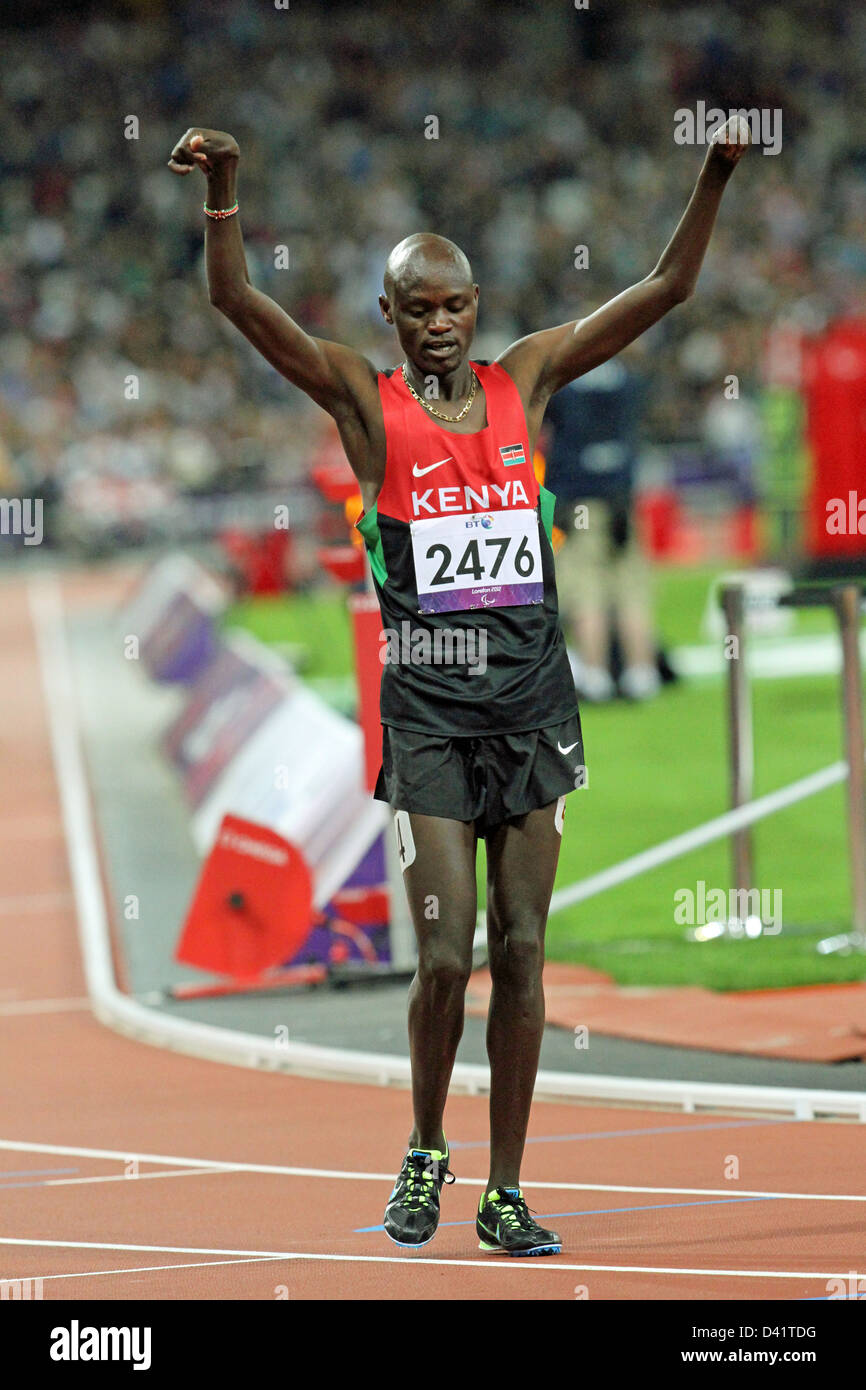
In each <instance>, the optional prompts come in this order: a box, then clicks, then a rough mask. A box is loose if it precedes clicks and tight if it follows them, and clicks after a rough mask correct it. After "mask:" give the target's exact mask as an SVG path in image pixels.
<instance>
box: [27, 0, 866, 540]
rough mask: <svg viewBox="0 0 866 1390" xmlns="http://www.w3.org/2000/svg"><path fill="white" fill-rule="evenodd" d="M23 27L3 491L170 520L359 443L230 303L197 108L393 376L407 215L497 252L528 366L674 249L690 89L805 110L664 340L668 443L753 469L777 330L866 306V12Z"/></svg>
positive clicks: (224, 6) (510, 331)
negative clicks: (196, 163)
mask: <svg viewBox="0 0 866 1390" xmlns="http://www.w3.org/2000/svg"><path fill="white" fill-rule="evenodd" d="M7 13H8V11H7ZM3 22H4V23H6V24H9V21H8V20H6V21H3ZM26 22H27V21H26V20H25V19H22V20H21V23H26ZM2 44H3V52H4V58H5V61H4V63H3V65H2V70H0V91H2V114H0V167H2V198H0V495H5V496H9V495H10V494H14V493H15V492H21V493H24V494H28V495H31V496H32V495H43V494H44V495H45V497H46V499H47V500H48V501H49V502H52V503H53V504H54V505H55V506H56V504H57V503H58V502H61V503H63V505H64V506H65V508H67V509H68V511H69V512H70V513H72V514H77V515H79V516H81V517H84V518H87V519H89V520H91V521H92V520H93V518H95V517H96V518H98V517H99V516H104V517H105V518H106V519H107V522H106V524H110V521H111V518H112V517H114V516H115V514H116V512H117V510H118V508H119V509H120V510H121V511H122V510H123V508H124V507H126V508H131V509H133V510H134V509H136V508H137V509H138V512H139V513H140V514H141V515H145V516H149V517H152V518H155V519H157V521H158V518H159V516H160V514H161V513H164V511H165V509H166V508H167V507H168V506H170V505H172V503H173V501H174V500H175V499H176V498H178V497H179V496H189V495H196V494H202V493H220V492H222V493H229V494H231V493H233V492H248V491H249V489H250V488H259V487H260V488H266V487H274V486H277V487H282V486H287V485H291V484H299V483H303V481H304V480H305V479H306V477H307V476H308V473H309V468H310V460H311V458H312V457H313V456H314V454H315V451H316V449H317V448H320V447H321V446H322V443H323V441H324V442H327V427H328V421H327V419H326V417H325V416H324V415H323V414H322V413H321V412H320V411H319V410H318V409H317V408H316V407H315V406H313V405H311V404H310V403H309V402H307V401H306V400H305V398H304V397H303V396H302V395H301V393H299V392H298V391H296V390H295V389H294V388H292V387H291V386H290V385H289V384H288V383H286V382H284V381H283V380H282V379H281V378H280V377H279V376H278V375H277V374H276V373H275V372H274V371H273V370H272V369H271V368H269V367H268V366H267V364H265V363H264V362H263V361H262V360H261V359H259V358H258V357H257V355H256V354H255V353H254V352H253V350H252V349H251V348H249V347H248V345H247V344H246V343H245V342H244V341H243V339H242V338H241V337H240V335H239V334H238V333H237V332H236V331H235V330H234V329H233V328H232V327H231V326H230V325H228V324H227V323H226V322H225V321H224V320H223V319H222V318H221V316H220V315H219V314H218V313H217V312H216V310H214V309H212V308H211V306H210V305H209V303H208V299H207V292H206V288H205V281H204V266H203V258H202V247H203V227H202V223H203V221H204V218H203V214H202V210H201V205H202V200H203V195H204V181H203V179H200V178H199V177H198V175H196V176H195V179H193V177H189V178H187V179H178V178H176V177H175V176H173V175H172V174H171V173H170V172H169V170H168V169H167V168H166V160H167V159H168V156H169V153H170V151H171V148H172V146H173V145H174V143H175V142H176V140H177V139H178V137H179V136H180V135H181V134H182V133H183V132H184V130H185V129H186V128H187V127H189V126H191V125H203V126H209V127H214V128H217V129H223V130H228V131H230V132H231V133H232V134H233V135H234V136H235V137H236V138H237V140H238V142H239V144H240V147H241V166H240V183H239V198H240V204H241V217H242V225H243V230H244V235H245V238H246V246H247V258H248V263H249V270H250V276H251V278H252V280H253V281H254V282H255V283H256V284H257V285H258V286H259V287H260V288H262V289H263V290H265V291H266V292H268V293H270V294H272V295H273V296H274V297H275V298H276V299H277V300H279V302H280V303H281V304H283V305H284V307H286V308H287V309H288V310H289V312H291V313H292V314H293V316H294V317H296V318H297V319H298V320H299V322H300V323H301V324H302V325H304V326H305V327H306V328H307V329H308V330H310V331H311V332H313V333H315V334H317V335H320V336H324V337H329V338H335V339H338V340H341V341H344V342H347V343H350V344H352V345H354V346H355V347H357V348H358V349H360V350H361V351H363V352H365V353H367V354H368V355H369V356H370V357H371V358H372V359H373V360H374V361H375V362H376V364H377V365H379V366H387V365H392V364H394V363H396V362H397V361H399V356H398V349H397V347H396V341H395V339H394V337H393V334H392V331H391V330H390V329H388V328H387V326H386V325H384V324H383V323H382V321H381V319H380V316H379V310H378V305H377V295H378V294H379V292H380V290H381V275H382V268H383V264H384V260H385V257H386V255H387V253H388V251H389V249H390V248H391V246H392V245H394V243H396V242H397V241H399V240H400V239H401V238H402V237H403V236H405V235H407V234H408V233H410V232H412V231H416V230H422V229H428V230H434V231H438V232H441V233H443V234H445V235H447V236H449V237H451V238H452V239H454V240H455V241H457V242H458V243H459V244H460V245H461V246H462V247H463V248H464V249H465V250H466V252H467V254H468V255H469V257H470V260H471V262H472V265H473V270H474V272H475V277H476V279H477V280H478V282H479V283H480V285H481V302H480V315H479V334H478V340H477V343H476V347H475V355H476V356H478V357H482V358H487V357H495V356H496V355H497V354H498V353H499V352H500V351H501V350H502V349H503V348H504V347H505V346H506V345H507V344H508V343H509V342H510V341H511V340H513V339H514V338H516V337H519V336H520V335H522V334H524V333H526V332H529V331H531V330H533V329H537V328H542V327H545V326H549V325H552V324H554V323H557V322H564V321H566V320H569V319H574V318H578V317H581V316H583V315H585V314H587V313H589V312H591V311H592V310H593V309H594V308H596V307H597V306H598V305H599V304H601V303H603V302H604V301H605V300H606V299H608V298H610V297H611V296H613V295H614V294H616V293H618V292H619V291H620V290H622V289H624V288H625V287H626V286H628V285H629V284H631V283H633V282H634V281H635V280H637V279H639V278H641V277H642V276H644V275H645V274H647V273H648V272H649V271H650V270H651V269H652V267H653V265H654V264H655V262H656V260H657V258H658V256H659V255H660V253H661V251H662V249H663V247H664V245H665V243H666V241H667V239H668V237H669V236H670V234H671V233H672V232H673V230H674V227H675V225H676V222H677V220H678V218H679V216H680V214H681V213H682V211H683V209H684V207H685V204H686V201H687V199H688V196H689V193H690V190H691V188H692V186H693V183H694V180H695V178H696V176H697V174H698V171H699V168H700V164H701V162H702V159H703V156H704V152H705V151H704V147H703V146H702V145H701V146H697V147H689V146H681V145H678V144H677V143H676V142H675V140H674V129H675V112H676V111H677V110H678V109H681V108H683V107H692V108H693V107H694V106H695V105H696V103H697V102H698V101H705V102H706V103H707V105H708V106H718V107H721V108H723V109H725V110H727V109H728V108H734V107H740V106H758V107H766V108H770V109H776V108H781V111H782V121H783V128H782V147H781V152H780V153H779V154H778V155H775V156H771V155H762V154H761V152H760V148H758V149H755V150H753V151H751V152H750V153H749V155H748V157H747V161H746V162H744V163H743V164H742V165H741V167H740V169H739V170H738V172H737V175H736V176H735V178H734V180H733V182H732V184H731V186H730V188H729V189H728V191H727V193H726V195H725V202H724V205H723V209H722V214H721V218H720V223H719V226H718V228H717V231H716V233H715V235H714V239H713V242H712V245H711V248H710V251H709V253H708V257H707V261H706V263H705V268H704V270H703V272H702V275H701V278H700V281H699V286H698V291H697V293H696V295H695V297H694V298H693V299H692V300H690V301H689V303H688V304H687V305H686V306H684V307H680V308H678V309H677V310H676V311H674V313H673V314H671V315H670V316H669V317H668V319H666V320H665V321H664V322H663V323H662V324H660V325H658V326H657V327H656V328H655V329H653V330H652V331H651V332H650V333H649V334H647V335H646V337H645V338H644V340H643V341H642V345H641V348H640V349H639V351H640V352H641V353H642V358H643V368H644V370H645V372H646V374H647V376H648V392H647V401H648V409H647V413H646V420H645V430H646V438H647V440H648V442H649V443H650V444H653V445H656V446H659V447H661V448H662V449H664V448H675V447H676V446H678V445H682V444H694V443H695V442H697V443H699V444H700V447H701V448H702V449H703V450H704V451H705V453H706V455H707V458H708V459H710V460H712V459H714V458H716V459H720V458H724V457H725V456H726V455H730V454H732V453H733V454H736V455H737V456H738V457H740V458H742V457H746V459H747V460H748V461H750V462H751V463H754V462H755V460H756V459H757V457H758V454H759V451H760V429H759V412H758V410H757V406H756V402H757V398H758V395H759V392H760V389H761V380H762V358H763V350H764V343H765V338H766V334H767V331H768V329H769V328H770V327H771V325H773V324H775V323H780V322H789V321H795V322H799V323H801V324H802V325H803V326H805V327H807V328H816V327H820V325H821V324H822V323H823V322H824V321H825V320H826V318H827V317H828V316H829V315H835V314H837V313H839V312H850V311H857V310H864V309H866V114H864V113H866V100H864V98H866V11H861V10H859V8H858V7H857V6H846V5H844V4H842V3H837V0H823V3H822V4H821V5H817V6H816V5H814V4H811V3H809V4H807V3H801V0H795V2H794V3H787V4H785V5H782V4H778V5H762V4H755V3H752V4H741V3H734V0H728V2H727V3H719V4H714V3H708V4H701V5H680V4H676V3H667V4H665V5H658V6H655V5H649V4H646V3H630V2H629V0H622V2H621V3H618V4H616V5H614V6H601V5H599V6H595V5H590V7H589V8H588V9H583V10H581V9H577V8H576V7H575V6H574V5H572V4H571V3H570V0H544V3H538V4H532V5H526V4H513V3H510V0H496V2H495V3H490V0H473V3H472V4H471V5H467V4H465V3H463V0H437V3H436V4H435V5H423V6H422V5H418V4H407V3H402V4H398V3H391V2H390V0H381V2H380V0H371V3H369V4H365V5H357V4H352V5H343V4H340V3H333V2H329V3H324V0H323V3H320V4H316V3H307V4H300V3H298V4H294V3H292V4H291V5H290V6H289V7H288V8H277V6H276V5H275V4H271V3H270V0H208V3H207V4H204V3H202V0H194V3H182V2H181V3H173V4H171V5H168V4H166V5H164V6H163V5H161V4H159V3H157V2H156V0H147V2H146V0H140V3H137V4H136V3H134V0H128V2H127V3H126V4H125V5H124V6H122V8H121V9H119V10H115V8H114V7H113V6H111V5H105V6H102V7H96V8H94V7H90V9H89V11H88V12H85V13H84V14H83V15H81V16H79V17H76V15H75V13H74V12H73V11H69V12H67V10H66V9H65V8H58V10H57V12H56V14H55V17H53V18H52V19H51V20H50V22H47V23H45V22H43V23H39V24H35V23H31V24H30V27H26V28H16V27H8V28H6V29H5V30H3V32H2ZM431 117H435V118H436V122H438V138H432V139H431V138H427V137H428V136H429V135H430V134H435V133H437V130H436V122H433V121H431V119H430V118H431ZM131 118H134V119H131ZM129 135H132V136H133V137H134V138H127V137H128V136H129ZM578 246H586V247H587V248H588V253H589V264H588V267H587V268H580V269H579V268H576V266H575V248H576V247H578ZM280 247H285V248H286V249H287V253H288V267H287V268H277V266H278V264H279V262H280V261H281V259H283V257H281V256H280V254H279V252H278V248H280ZM729 374H736V375H737V376H738V377H739V381H740V399H739V401H738V402H731V401H727V400H723V397H722V391H721V383H722V381H723V378H724V377H725V376H727V375H729Z"/></svg>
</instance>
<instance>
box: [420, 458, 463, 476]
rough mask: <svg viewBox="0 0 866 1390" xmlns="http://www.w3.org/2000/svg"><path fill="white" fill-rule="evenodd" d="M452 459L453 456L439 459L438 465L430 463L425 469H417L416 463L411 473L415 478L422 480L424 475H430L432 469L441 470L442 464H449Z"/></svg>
mask: <svg viewBox="0 0 866 1390" xmlns="http://www.w3.org/2000/svg"><path fill="white" fill-rule="evenodd" d="M453 457H454V455H453V454H449V455H448V458H447V459H440V460H439V462H438V463H430V464H428V465H427V467H426V468H419V467H418V465H417V463H416V464H415V466H414V468H413V469H412V472H413V474H414V476H415V477H416V478H423V477H424V474H425V473H432V472H433V469H434V468H441V467H442V465H443V463H449V462H450V461H451V459H453Z"/></svg>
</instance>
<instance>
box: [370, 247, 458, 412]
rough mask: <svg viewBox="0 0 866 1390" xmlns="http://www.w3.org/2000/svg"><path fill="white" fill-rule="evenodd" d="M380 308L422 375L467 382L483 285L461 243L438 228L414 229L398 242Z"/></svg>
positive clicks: (389, 267) (389, 258)
mask: <svg viewBox="0 0 866 1390" xmlns="http://www.w3.org/2000/svg"><path fill="white" fill-rule="evenodd" d="M379 308H380V310H381V312H382V317H383V318H384V320H385V322H386V323H390V324H391V325H392V327H393V328H394V329H395V330H396V332H397V338H398V340H399V343H400V346H401V348H402V349H403V351H404V353H405V354H406V359H407V361H409V362H411V363H413V365H414V367H415V369H416V371H417V372H418V373H419V374H420V375H421V376H423V377H425V378H427V377H429V376H430V375H431V374H432V375H433V376H438V377H439V379H440V381H441V382H444V383H446V384H447V383H449V382H450V383H454V382H455V381H456V382H458V384H459V385H460V386H463V385H465V384H466V382H467V381H468V379H469V378H468V368H466V367H465V366H464V364H465V361H466V357H467V354H468V352H469V348H470V346H471V344H472V339H473V338H474V336H475V318H476V314H477V311H478V286H477V285H475V284H473V283H472V267H471V266H470V264H469V261H468V260H467V258H466V256H465V255H464V253H463V252H462V251H461V250H460V247H459V246H455V245H454V242H453V241H449V240H448V238H447V237H444V236H436V235H435V233H433V232H415V234H414V235H413V236H407V237H406V238H405V239H404V240H403V241H401V242H399V243H398V244H397V245H396V246H395V247H394V250H393V251H392V252H391V254H390V256H389V257H388V263H387V265H386V266H385V293H384V294H380V295H379ZM443 389H444V388H443ZM466 389H467V391H468V389H469V387H468V386H466ZM446 399H447V396H446Z"/></svg>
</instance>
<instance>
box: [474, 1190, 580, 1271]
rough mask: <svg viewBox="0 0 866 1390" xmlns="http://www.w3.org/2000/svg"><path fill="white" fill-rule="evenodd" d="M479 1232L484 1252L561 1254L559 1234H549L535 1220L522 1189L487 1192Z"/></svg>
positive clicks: (477, 1221) (480, 1208)
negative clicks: (524, 1198)
mask: <svg viewBox="0 0 866 1390" xmlns="http://www.w3.org/2000/svg"><path fill="white" fill-rule="evenodd" d="M475 1229H476V1231H477V1232H478V1238H479V1247H478V1248H479V1249H480V1250H498V1251H500V1252H502V1253H504V1254H506V1255H558V1254H559V1253H560V1251H561V1250H562V1241H561V1240H560V1238H559V1236H558V1235H557V1234H556V1231H545V1230H544V1228H543V1227H541V1226H539V1225H538V1223H537V1222H536V1221H533V1219H532V1217H531V1216H530V1214H529V1208H528V1207H527V1205H526V1203H525V1201H524V1200H523V1193H522V1192H521V1190H520V1188H519V1187H499V1188H496V1187H494V1189H493V1191H492V1192H486V1193H484V1195H483V1196H482V1198H481V1201H480V1202H479V1203H478V1216H477V1217H476V1218H475Z"/></svg>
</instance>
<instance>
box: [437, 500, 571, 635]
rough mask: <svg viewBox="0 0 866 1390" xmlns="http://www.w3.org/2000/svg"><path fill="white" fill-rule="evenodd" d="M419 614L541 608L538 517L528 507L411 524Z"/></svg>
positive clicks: (463, 514)
mask: <svg viewBox="0 0 866 1390" xmlns="http://www.w3.org/2000/svg"><path fill="white" fill-rule="evenodd" d="M411 535H412V558H413V560H414V563H415V578H416V581H417V585H418V604H419V612H421V613H452V612H454V611H455V610H457V609H466V608H504V607H506V606H509V607H513V606H515V605H518V604H524V603H541V602H543V599H544V583H543V580H542V574H541V548H540V546H539V543H538V517H537V515H536V513H535V511H534V510H533V509H532V508H530V507H518V508H514V509H512V510H509V511H500V512H473V513H471V514H469V515H467V513H465V512H464V513H462V514H461V515H459V516H434V517H427V518H425V519H424V520H422V521H413V522H412V523H411Z"/></svg>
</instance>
